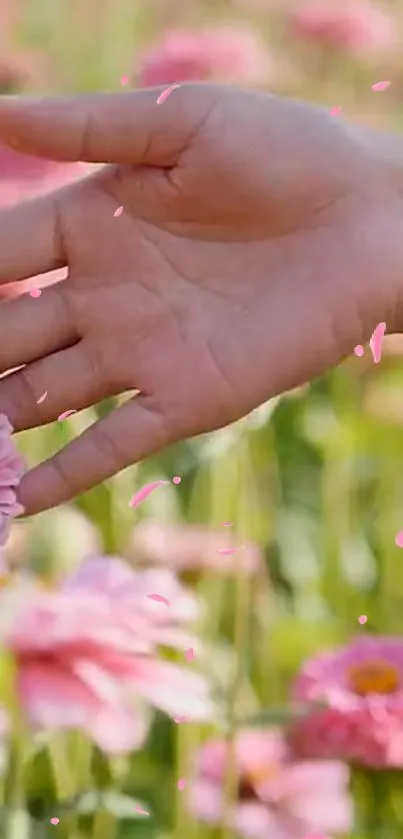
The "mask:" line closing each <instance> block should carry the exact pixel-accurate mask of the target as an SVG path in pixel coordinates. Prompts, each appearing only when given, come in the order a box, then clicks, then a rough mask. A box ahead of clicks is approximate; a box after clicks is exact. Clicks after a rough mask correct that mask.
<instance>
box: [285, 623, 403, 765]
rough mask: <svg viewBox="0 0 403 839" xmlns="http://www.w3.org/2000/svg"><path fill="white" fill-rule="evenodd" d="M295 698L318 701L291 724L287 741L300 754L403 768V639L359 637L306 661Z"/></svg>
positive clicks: (295, 689) (295, 687)
mask: <svg viewBox="0 0 403 839" xmlns="http://www.w3.org/2000/svg"><path fill="white" fill-rule="evenodd" d="M293 697H294V698H295V699H296V701H297V702H302V703H309V702H321V701H323V703H325V706H324V707H323V708H321V707H319V706H318V707H317V708H315V709H314V710H312V711H311V713H310V714H309V716H308V717H307V718H306V717H305V718H304V719H303V720H301V721H300V722H296V723H295V724H293V726H292V728H291V729H290V732H289V742H290V743H291V745H292V747H293V749H294V750H295V752H296V753H297V754H299V755H302V756H304V757H323V758H340V759H343V760H348V761H353V762H356V763H360V764H364V765H367V766H372V767H375V768H382V767H385V766H393V767H398V768H403V641H402V640H401V639H400V638H391V637H385V638H381V637H379V638H377V637H363V638H359V639H357V640H356V641H354V642H353V643H352V644H350V645H349V646H347V647H345V648H342V649H340V650H336V651H335V652H333V653H328V654H324V655H321V656H318V657H317V658H314V659H312V660H309V661H307V662H305V664H304V665H303V667H302V670H301V673H300V674H299V676H298V677H297V680H296V682H295V686H294V691H293Z"/></svg>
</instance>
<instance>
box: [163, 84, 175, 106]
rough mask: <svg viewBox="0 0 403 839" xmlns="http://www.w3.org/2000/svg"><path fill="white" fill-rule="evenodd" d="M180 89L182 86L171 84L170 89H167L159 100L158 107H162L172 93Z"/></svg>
mask: <svg viewBox="0 0 403 839" xmlns="http://www.w3.org/2000/svg"><path fill="white" fill-rule="evenodd" d="M178 87H180V84H171V85H170V87H167V88H165V90H163V91H162V93H160V95H159V97H158V99H157V105H162V103H163V102H165V100H166V99H168V96H170V95H171V93H173V92H174V90H176V89H177V88H178Z"/></svg>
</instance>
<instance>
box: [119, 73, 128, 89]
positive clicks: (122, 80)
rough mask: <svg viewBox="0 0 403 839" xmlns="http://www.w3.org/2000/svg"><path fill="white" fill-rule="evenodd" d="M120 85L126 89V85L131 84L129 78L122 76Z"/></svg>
mask: <svg viewBox="0 0 403 839" xmlns="http://www.w3.org/2000/svg"><path fill="white" fill-rule="evenodd" d="M120 84H121V85H123V87H125V85H127V84H129V76H122V78H121V79H120Z"/></svg>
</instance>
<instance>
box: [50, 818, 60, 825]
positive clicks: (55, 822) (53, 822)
mask: <svg viewBox="0 0 403 839" xmlns="http://www.w3.org/2000/svg"><path fill="white" fill-rule="evenodd" d="M50 823H51V824H59V819H57V818H56V816H55V817H54V818H53V819H51V820H50Z"/></svg>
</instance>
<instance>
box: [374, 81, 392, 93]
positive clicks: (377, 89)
mask: <svg viewBox="0 0 403 839" xmlns="http://www.w3.org/2000/svg"><path fill="white" fill-rule="evenodd" d="M388 87H390V82H376V84H373V85H372V90H373V91H374V93H380V92H381V91H382V90H387V89H388Z"/></svg>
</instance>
